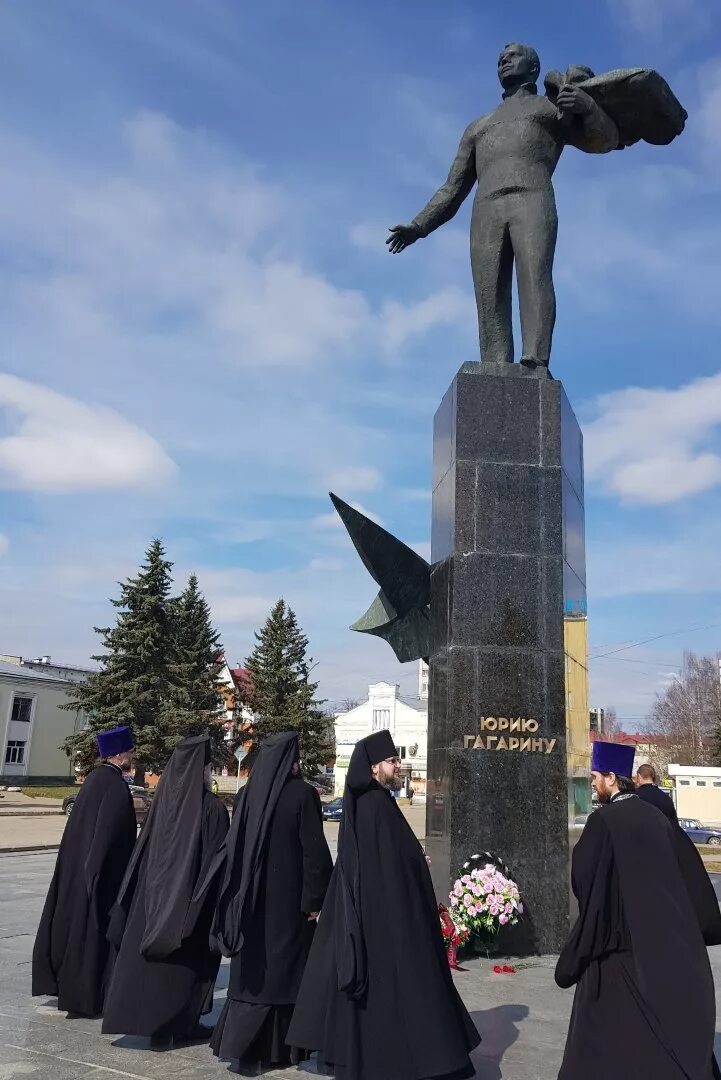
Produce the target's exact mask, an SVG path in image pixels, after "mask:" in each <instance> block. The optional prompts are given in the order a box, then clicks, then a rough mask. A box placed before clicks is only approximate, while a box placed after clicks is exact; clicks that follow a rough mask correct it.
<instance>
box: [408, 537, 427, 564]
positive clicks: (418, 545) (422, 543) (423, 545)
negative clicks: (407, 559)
mask: <svg viewBox="0 0 721 1080" xmlns="http://www.w3.org/2000/svg"><path fill="white" fill-rule="evenodd" d="M408 547H410V548H413V550H414V551H415V552H416V553H417V554H418V555H420V557H421V558H422V559H425V560H426V562H427V563H429V562H430V561H431V542H430V540H416V542H415V543H413V544H409V545H408Z"/></svg>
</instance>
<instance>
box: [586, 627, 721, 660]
mask: <svg viewBox="0 0 721 1080" xmlns="http://www.w3.org/2000/svg"><path fill="white" fill-rule="evenodd" d="M719 626H721V623H707V624H706V625H705V626H682V627H681V628H680V629H678V630H667V631H666V632H665V633H663V634H654V636H653V637H649V638H643V640H642V641H634V642H633V643H632V644H631V645H621V646H620V647H619V648H618V649H609V651H608V652H605V653H597V654H596V655H595V656H589V660H601V659H602V658H603V657H605V656H614V655H615V654H616V653H620V652H626V651H627V650H628V649H637V648H638V647H639V645H648V644H649V642H651V641H660V640H661V638H666V637H675V636H676V635H677V634H691V633H695V632H696V631H697V630H714V629H716V628H717V627H719Z"/></svg>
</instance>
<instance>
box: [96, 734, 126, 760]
mask: <svg viewBox="0 0 721 1080" xmlns="http://www.w3.org/2000/svg"><path fill="white" fill-rule="evenodd" d="M95 737H96V739H97V743H98V754H99V756H100V757H102V758H108V757H115V755H116V754H124V753H125V752H126V751H127V750H132V749H133V747H134V746H135V743H134V742H133V734H132V732H131V730H130V728H129V727H116V728H111V729H110V731H99V732H98V734H97V735H96V736H95Z"/></svg>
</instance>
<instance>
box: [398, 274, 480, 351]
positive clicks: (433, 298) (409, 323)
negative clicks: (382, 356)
mask: <svg viewBox="0 0 721 1080" xmlns="http://www.w3.org/2000/svg"><path fill="white" fill-rule="evenodd" d="M473 314H474V305H473V300H472V299H471V298H470V297H469V296H468V294H467V293H465V292H464V291H463V290H462V289H459V288H457V287H456V286H449V287H448V288H446V289H441V290H440V291H439V292H436V293H432V294H431V295H430V296H427V297H425V299H423V300H419V301H418V302H416V303H413V304H402V303H400V302H399V301H397V300H388V301H386V302H385V304H384V305H383V310H382V312H381V338H382V342H383V345H384V348H385V349H386V351H388V352H395V351H396V350H398V349H400V348H402V347H403V346H404V345H405V344H406V342H407V341H408V340H409V339H411V338H414V337H418V336H419V335H421V334H425V333H427V332H428V331H429V330H432V329H433V328H434V327H436V326H448V325H449V324H451V323H461V324H463V323H467V322H471V321H472V319H473Z"/></svg>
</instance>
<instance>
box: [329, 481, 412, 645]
mask: <svg viewBox="0 0 721 1080" xmlns="http://www.w3.org/2000/svg"><path fill="white" fill-rule="evenodd" d="M330 497H331V501H332V503H333V506H334V507H335V508H336V510H337V511H338V514H339V516H340V519H341V521H342V522H343V524H344V525H345V527H346V529H347V530H348V535H349V536H350V538H351V540H352V541H353V546H354V547H355V549H356V551H357V552H358V554H359V555H360V557H361V560H362V562H363V565H364V566H365V568H366V570H367V571H368V573H369V574H370V575H371V577H372V578H373V580H374V581H375V582H376V583H377V584H378V585H380V592H379V593H378V595H377V597H376V598H375V600H374V601H373V603H372V604H371V606H370V607H369V608H368V610H367V611H366V613H365V615H362V616H361V618H360V619H358V621H357V622H355V623H353V625H352V626H351V630H357V631H358V632H359V633H361V634H373V635H374V636H375V637H379V638H383V640H384V641H387V642H388V644H389V645H390V647H391V648H392V649H393V652H394V653H395V654H396V657H397V658H398V660H400V662H401V663H405V662H406V661H408V660H419V659H421V658H422V659H424V660H425V659H427V657H428V654H429V652H430V601H431V568H430V566H429V564H428V563H427V562H426V560H425V559H423V558H421V556H420V555H418V554H417V553H416V552H415V551H413V550H412V548H409V547H408V546H407V545H406V544H404V543H403V542H402V541H401V540H398V539H397V538H396V537H395V536H393V535H392V534H391V533H389V532H387V531H386V530H385V529H383V528H381V526H380V525H376V523H375V521H371V520H370V518H367V517H366V516H365V514H361V513H360V511H358V510H354V508H353V507H352V506H349V505H348V503H347V502H343V500H342V499H339V498H338V496H337V495H334V494H333V493H332V492H331V493H330Z"/></svg>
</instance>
